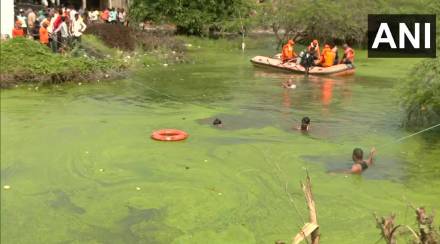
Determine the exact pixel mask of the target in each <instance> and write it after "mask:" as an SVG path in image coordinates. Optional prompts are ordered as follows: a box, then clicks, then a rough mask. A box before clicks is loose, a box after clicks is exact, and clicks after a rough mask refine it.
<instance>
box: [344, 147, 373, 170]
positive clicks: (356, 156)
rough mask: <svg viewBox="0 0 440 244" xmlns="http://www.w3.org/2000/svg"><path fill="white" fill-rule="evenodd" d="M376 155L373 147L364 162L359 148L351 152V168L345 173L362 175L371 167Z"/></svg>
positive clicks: (362, 153) (362, 152)
mask: <svg viewBox="0 0 440 244" xmlns="http://www.w3.org/2000/svg"><path fill="white" fill-rule="evenodd" d="M375 155H376V148H375V147H373V148H371V150H370V156H369V157H368V159H367V160H364V151H362V149H360V148H355V149H354V150H353V155H352V159H353V166H351V170H349V171H348V172H347V173H352V174H362V172H364V171H365V170H367V169H368V167H370V166H371V165H373V160H374V156H375Z"/></svg>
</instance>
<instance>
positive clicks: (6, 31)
mask: <svg viewBox="0 0 440 244" xmlns="http://www.w3.org/2000/svg"><path fill="white" fill-rule="evenodd" d="M0 3H1V8H0V9H1V22H0V29H1V35H2V37H3V36H6V35H8V36H12V29H13V28H14V0H0Z"/></svg>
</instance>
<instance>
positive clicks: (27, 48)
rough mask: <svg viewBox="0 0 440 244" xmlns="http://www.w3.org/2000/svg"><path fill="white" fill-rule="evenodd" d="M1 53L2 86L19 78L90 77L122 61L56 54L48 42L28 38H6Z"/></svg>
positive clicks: (57, 79)
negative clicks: (44, 43)
mask: <svg viewBox="0 0 440 244" xmlns="http://www.w3.org/2000/svg"><path fill="white" fill-rule="evenodd" d="M0 54H1V59H0V65H1V73H0V78H1V83H0V84H1V86H2V87H5V86H8V85H11V84H14V83H18V82H38V83H60V82H66V81H87V80H91V79H93V78H95V77H98V76H99V75H102V73H103V72H104V71H105V70H108V69H113V68H116V66H118V65H119V64H118V63H117V62H111V61H110V60H96V59H91V58H87V57H70V56H62V55H59V54H55V53H52V51H51V50H50V49H49V48H48V47H47V46H44V45H41V44H40V43H38V42H36V41H33V40H29V39H25V38H14V39H10V40H7V41H3V42H2V43H1V52H0Z"/></svg>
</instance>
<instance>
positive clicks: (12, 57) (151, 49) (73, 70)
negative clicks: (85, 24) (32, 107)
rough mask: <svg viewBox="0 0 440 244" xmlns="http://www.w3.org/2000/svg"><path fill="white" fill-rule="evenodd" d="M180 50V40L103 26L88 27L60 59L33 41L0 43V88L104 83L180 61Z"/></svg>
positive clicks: (183, 59) (154, 33)
mask: <svg viewBox="0 0 440 244" xmlns="http://www.w3.org/2000/svg"><path fill="white" fill-rule="evenodd" d="M110 33H117V34H115V35H111V34H110ZM185 50H186V48H185V46H184V41H183V40H181V39H178V38H176V37H175V36H174V35H171V34H170V33H160V32H144V31H137V30H133V29H131V28H127V27H123V26H120V25H108V24H95V25H92V26H90V28H89V30H88V34H86V35H83V38H82V43H81V45H79V46H75V47H73V48H71V49H70V50H67V52H66V53H64V54H63V55H60V54H57V53H53V52H52V51H51V50H50V48H48V47H47V46H44V45H41V44H40V43H38V42H37V41H33V40H28V39H24V38H16V39H11V40H7V41H3V42H2V43H1V63H0V64H1V67H2V69H1V73H0V75H1V77H0V78H1V82H0V85H1V87H2V88H5V87H11V86H15V85H18V84H26V83H29V84H38V85H46V84H58V83H64V82H91V81H95V80H100V79H110V78H115V77H118V76H121V74H124V73H121V71H127V70H130V69H131V68H134V67H141V68H142V67H146V66H148V65H150V64H153V63H162V64H165V63H180V62H184V61H185V56H184V53H185Z"/></svg>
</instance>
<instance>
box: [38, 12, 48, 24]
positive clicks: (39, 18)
mask: <svg viewBox="0 0 440 244" xmlns="http://www.w3.org/2000/svg"><path fill="white" fill-rule="evenodd" d="M45 18H46V15H45V14H44V11H43V10H40V11H38V17H37V21H38V22H39V23H40V25H41V23H43V20H44V19H45Z"/></svg>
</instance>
